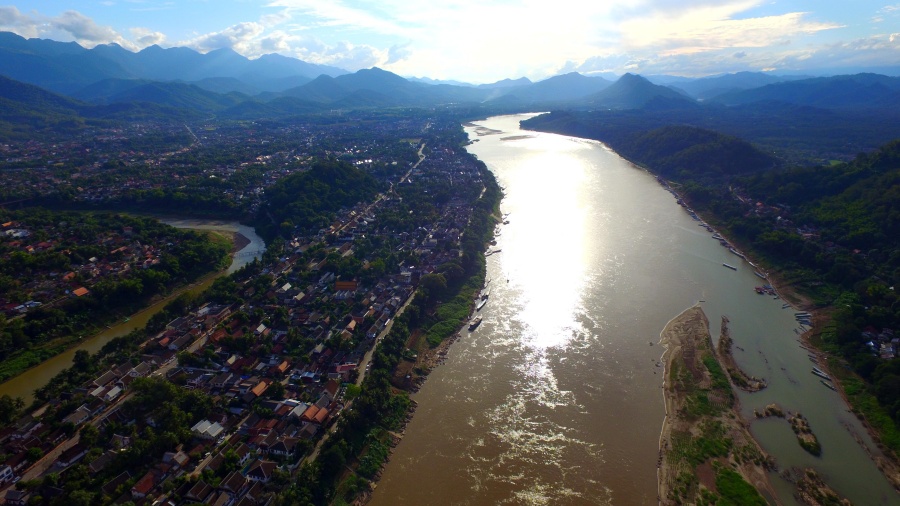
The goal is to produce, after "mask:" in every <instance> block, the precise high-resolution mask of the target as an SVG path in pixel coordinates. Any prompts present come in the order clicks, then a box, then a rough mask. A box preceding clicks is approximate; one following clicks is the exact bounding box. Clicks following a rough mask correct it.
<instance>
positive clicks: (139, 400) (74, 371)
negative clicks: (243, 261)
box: [0, 116, 499, 506]
mask: <svg viewBox="0 0 900 506" xmlns="http://www.w3.org/2000/svg"><path fill="white" fill-rule="evenodd" d="M335 125H338V126H335ZM317 128H323V129H328V130H329V134H328V135H327V138H328V139H329V141H328V143H329V145H328V146H327V147H328V149H326V150H324V151H323V148H322V146H321V145H319V144H317V141H316V139H324V138H325V137H326V135H324V134H322V133H321V131H319V134H318V135H316V134H310V133H309V132H310V131H314V130H316V129H317ZM222 130H225V129H216V130H212V129H209V130H204V129H201V128H195V131H198V135H199V136H200V138H201V140H200V141H199V142H195V143H194V144H192V145H191V147H189V148H188V149H186V150H184V151H182V153H180V154H182V155H183V154H184V153H187V152H189V151H191V150H192V149H197V150H202V149H204V148H203V146H204V145H206V144H207V143H210V142H212V141H210V140H209V139H208V138H207V137H206V136H207V135H209V136H211V137H217V136H219V135H221V131H222ZM283 130H284V132H285V136H284V137H281V136H279V137H277V138H276V139H275V140H274V141H273V142H272V143H271V144H276V145H277V144H279V143H287V142H288V141H287V140H285V139H286V138H289V137H294V136H297V138H298V141H297V144H296V146H294V145H291V146H287V145H281V146H277V147H276V148H274V149H277V151H269V150H268V146H270V144H262V143H259V144H257V147H258V148H259V151H258V152H257V153H256V154H255V156H252V159H251V158H247V160H245V161H239V162H235V163H236V165H235V166H231V165H227V166H226V165H223V166H222V167H218V168H216V169H214V172H215V178H221V179H228V180H237V179H240V178H241V175H242V172H244V171H250V170H251V169H246V166H245V165H244V164H245V163H250V164H252V165H253V166H254V167H255V168H254V169H253V170H258V169H259V166H262V167H264V168H265V169H264V170H261V171H258V172H257V173H258V174H262V177H261V178H259V179H258V180H255V182H254V183H253V185H256V186H252V185H249V183H248V186H245V187H243V188H241V190H240V192H239V193H240V194H241V195H251V194H252V195H254V197H253V199H251V200H252V203H251V204H248V205H243V204H242V205H243V206H244V207H241V209H242V212H250V213H252V212H255V211H259V212H260V214H263V213H264V214H265V215H266V217H267V219H277V220H278V223H280V224H281V225H280V226H278V227H273V228H274V230H276V231H277V233H274V234H271V235H270V237H268V238H267V243H268V244H267V251H266V252H265V254H264V255H263V257H262V259H261V260H257V261H255V262H253V263H251V264H249V265H247V266H246V267H244V268H243V269H241V270H240V271H238V272H236V273H235V274H234V275H232V276H229V277H222V278H219V279H217V280H216V282H215V283H214V284H213V287H212V288H211V289H210V290H209V291H208V292H207V293H206V294H204V295H203V296H201V297H199V298H196V299H193V300H190V301H187V302H185V301H184V300H181V301H179V303H178V304H170V306H167V308H166V310H164V311H163V312H161V313H160V314H159V315H157V316H156V317H154V318H153V319H152V320H151V322H150V323H149V324H148V326H147V329H146V330H145V331H144V332H137V333H135V334H134V335H130V336H128V337H127V338H123V339H120V340H119V341H117V342H115V343H111V344H112V346H107V347H105V348H104V350H103V351H101V352H99V353H98V354H96V355H95V356H90V357H89V356H86V355H87V354H86V353H84V354H80V355H76V360H75V363H74V364H73V366H72V367H71V368H70V369H68V370H67V371H65V372H64V373H63V374H61V375H60V376H62V377H61V378H60V377H58V378H56V379H55V380H54V381H51V383H50V384H48V385H47V386H45V387H43V388H40V389H38V391H37V392H36V397H35V402H34V405H33V406H32V407H31V408H29V410H27V411H24V412H22V413H23V415H22V416H19V417H17V418H15V419H11V420H10V422H11V423H10V424H9V425H8V426H7V427H6V428H5V429H3V431H2V432H0V443H2V444H3V448H4V455H5V461H4V463H3V465H2V468H0V479H2V480H3V483H4V488H6V492H5V497H6V501H7V504H26V503H27V504H57V503H59V502H60V501H65V502H73V501H74V502H75V503H77V504H112V503H123V502H129V501H130V502H133V503H134V504H171V505H178V504H196V503H202V504H215V505H226V506H229V505H233V504H234V505H249V504H270V503H272V501H275V500H277V498H278V496H279V494H283V490H284V489H285V487H286V486H287V484H288V483H290V482H291V480H292V476H294V477H295V478H296V475H298V474H308V473H309V472H311V471H310V469H311V468H313V467H314V466H318V468H317V469H321V468H327V467H329V464H328V462H327V460H328V458H329V457H333V454H334V453H335V452H334V451H333V448H332V449H331V451H330V455H329V452H328V451H323V449H324V450H328V445H327V444H324V443H326V441H327V440H328V439H329V434H331V433H334V432H335V430H336V429H338V428H339V426H340V425H341V424H340V421H341V419H342V418H344V417H345V416H346V415H345V414H346V413H347V412H348V411H352V410H353V409H354V401H355V400H357V399H359V397H360V396H361V395H365V388H366V387H365V385H366V383H365V380H366V378H367V375H369V374H370V371H372V370H373V364H375V367H376V368H377V367H379V364H380V363H381V362H384V361H385V359H384V358H383V356H380V355H379V354H380V352H379V351H378V349H379V348H378V345H379V343H380V342H381V341H383V340H384V339H385V338H386V337H387V336H389V335H390V332H391V330H392V327H395V325H394V324H395V320H397V319H398V317H400V316H401V315H402V314H403V312H404V308H406V307H407V306H408V305H410V307H409V309H410V311H412V312H413V313H414V315H413V316H410V315H407V316H405V317H403V320H404V321H403V323H402V324H400V326H401V327H405V326H406V325H407V323H408V322H409V321H410V319H411V318H412V319H414V320H415V321H418V322H425V321H428V322H430V323H434V322H435V321H436V320H435V318H437V317H436V316H435V315H434V314H433V305H434V303H437V302H439V301H438V299H440V298H442V297H445V296H446V297H449V298H452V297H453V296H454V293H453V290H454V287H456V288H455V289H456V290H457V291H459V289H460V287H463V286H469V285H467V284H465V283H466V281H467V280H469V279H470V278H471V277H472V276H473V275H474V276H475V278H476V284H477V285H478V286H480V284H481V282H483V279H484V277H483V261H484V259H483V256H481V260H478V258H477V257H478V256H480V255H482V252H483V246H484V237H486V236H485V234H484V231H485V230H487V231H490V230H491V229H492V226H490V221H489V220H487V219H486V218H487V216H488V214H490V213H492V212H493V210H494V207H495V206H496V201H493V202H491V201H489V199H494V200H496V198H497V196H498V195H499V190H498V189H496V183H494V182H493V179H492V177H491V176H490V175H489V173H488V172H487V171H486V169H485V168H484V166H483V165H482V164H480V163H479V162H477V160H475V159H474V158H473V157H471V156H470V155H468V154H467V153H466V152H465V151H464V150H463V149H462V146H463V144H464V142H465V135H464V134H463V133H462V130H461V128H460V126H459V122H458V121H454V120H453V119H452V118H441V117H434V118H431V117H427V116H423V117H421V118H419V119H417V120H416V119H413V120H409V119H406V120H404V121H387V120H383V121H375V120H372V121H369V122H368V123H367V124H366V123H363V124H361V123H358V122H343V121H341V122H337V121H336V122H335V124H334V125H325V126H322V127H319V126H316V125H304V126H298V127H290V128H289V127H284V128H283ZM303 130H306V131H307V135H305V136H299V135H297V134H298V132H299V131H303ZM341 130H342V131H343V134H340V133H337V132H339V131H341ZM240 131H242V132H246V130H244V129H243V128H242V129H240ZM201 132H202V133H201ZM217 138H218V137H217ZM364 138H368V139H376V140H380V141H381V142H372V141H371V140H370V141H369V142H368V143H363V142H361V140H360V139H364ZM341 140H343V141H345V144H344V145H340V143H339V142H338V141H341ZM264 146H266V147H265V148H264ZM242 152H243V153H244V154H249V155H252V154H253V153H250V151H249V150H248V149H247V148H246V147H245V148H244V150H243V151H242ZM263 153H265V154H263ZM178 155H179V154H177V153H176V154H175V155H171V156H178ZM167 156H169V155H167ZM320 157H323V158H325V157H328V159H330V160H331V161H329V162H320V160H321V159H322V158H320ZM144 160H145V162H144V163H145V164H146V166H153V167H155V168H156V170H157V173H158V174H159V175H160V177H159V179H158V181H164V180H166V177H165V174H166V171H167V170H170V168H169V167H168V166H167V165H166V163H167V162H166V160H170V161H171V160H172V158H166V156H162V155H160V156H159V157H158V158H155V162H154V163H153V164H150V163H147V162H146V160H147V158H145V159H144ZM275 160H277V162H276V161H275ZM108 162H109V161H107V162H103V163H108ZM94 165H95V164H92V166H91V167H92V169H87V171H88V172H89V171H90V170H93V168H95V167H94ZM199 165H201V166H205V165H206V164H204V163H201V164H199ZM242 167H244V168H245V169H244V170H242ZM174 170H175V171H176V172H177V171H178V170H183V167H182V166H181V165H179V166H178V168H177V169H174ZM211 170H212V169H211ZM330 170H337V171H341V170H343V171H357V172H365V173H366V177H367V178H369V179H368V180H367V181H370V182H371V187H370V188H367V190H368V191H369V198H368V199H367V200H364V201H359V202H357V203H356V204H354V205H349V206H342V207H341V208H340V209H337V210H335V212H333V213H330V214H331V216H330V217H329V221H328V222H327V223H325V222H322V223H324V226H321V227H308V226H306V227H304V226H302V225H293V221H298V220H293V221H291V219H290V217H287V216H278V217H277V218H276V217H275V216H271V215H273V214H275V213H277V210H272V209H268V208H266V198H267V195H266V190H267V189H271V188H272V186H273V185H276V182H277V181H279V180H280V181H282V182H287V181H288V180H289V178H290V177H292V176H291V175H292V174H293V175H294V176H293V177H314V175H315V174H317V173H323V174H330V172H329V171H330ZM50 172H52V171H50ZM115 173H116V169H111V172H110V174H109V175H113V174H115ZM98 177H100V176H98ZM104 177H106V176H104ZM190 177H193V178H197V179H210V178H213V174H210V173H207V172H202V173H200V174H191V176H190ZM486 177H487V178H489V180H488V181H486V180H485V178H486ZM51 178H52V176H51ZM229 178H230V179H229ZM107 179H108V181H109V184H110V185H113V187H116V188H119V189H120V190H121V191H108V192H104V190H103V189H102V188H98V187H97V186H95V185H90V188H92V190H91V191H84V192H81V193H78V195H82V194H83V195H85V196H83V197H75V198H74V199H73V201H74V202H76V203H77V202H78V201H82V200H96V199H97V198H98V197H97V196H98V195H104V194H105V195H108V197H109V199H113V200H114V201H116V202H119V203H121V202H123V201H122V200H121V196H122V195H123V193H122V191H125V190H124V189H125V188H128V185H127V184H122V182H121V179H118V178H116V177H108V178H107ZM184 179H188V178H184ZM184 179H182V180H179V181H173V180H172V178H168V180H167V181H168V184H169V186H168V187H167V188H166V189H165V190H166V191H168V189H170V188H173V189H179V188H181V191H186V194H187V195H188V198H189V199H190V198H191V195H192V194H193V193H194V192H198V193H203V192H205V191H207V190H208V188H207V187H203V186H191V185H189V184H188V185H187V189H186V190H185V186H184V185H183V183H184ZM48 180H50V179H48ZM146 180H147V181H152V180H153V177H148V178H147V179H146ZM60 181H61V179H60ZM320 182H321V181H320ZM61 184H70V182H65V183H61ZM78 184H82V183H81V182H79V183H78ZM161 184H162V183H161ZM486 185H487V186H486ZM86 186H87V185H86ZM37 187H38V188H44V186H41V185H38V186H37ZM486 189H489V190H490V191H486ZM58 190H59V188H57V189H56V190H54V192H56V193H58ZM273 191H274V190H273ZM348 191H349V190H348ZM63 193H64V192H63ZM221 194H222V195H226V196H228V195H235V193H233V192H231V191H230V190H222V193H221ZM479 201H481V203H479ZM322 207H323V210H324V211H327V210H328V207H327V205H323V206H322ZM208 210H209V209H207V211H208ZM479 210H481V211H482V214H481V215H480V216H474V214H475V213H477V212H478V211H479ZM282 220H284V221H282ZM285 223H288V225H285ZM473 226H475V228H474V229H473ZM261 228H262V227H261ZM6 229H8V230H21V229H20V228H18V227H17V226H16V225H15V224H14V223H10V224H8V225H7V226H6ZM474 230H477V231H474ZM285 232H287V233H286V234H285ZM9 235H10V239H13V234H9ZM127 235H128V231H127V230H125V229H122V230H121V233H120V234H116V237H120V236H122V237H124V236H127ZM97 239H98V241H99V242H101V243H109V236H104V235H102V234H101V235H99V236H97ZM108 246H110V247H115V249H119V248H125V249H122V250H121V251H120V254H125V255H134V254H136V253H140V254H141V255H142V259H143V260H142V261H143V262H144V263H146V264H147V266H148V267H149V265H150V264H152V263H153V259H154V258H155V257H153V254H152V251H154V250H153V249H152V247H150V248H149V249H148V247H149V245H145V246H142V248H143V250H142V251H139V252H135V251H133V250H132V249H131V247H129V246H125V245H123V246H119V244H118V243H109V244H108ZM148 251H149V252H150V253H148ZM148 255H149V256H148ZM83 265H86V266H90V265H93V263H92V262H91V261H90V258H88V259H86V262H85V263H84V264H83ZM142 267H143V266H142ZM142 267H138V268H142ZM72 272H74V273H75V274H77V275H81V276H82V277H83V275H82V274H81V271H76V270H73V271H72ZM60 273H61V275H62V277H65V276H66V275H68V273H66V272H62V271H60ZM86 291H87V290H86ZM83 295H84V296H86V297H89V296H91V295H90V294H89V293H83ZM473 295H474V293H466V294H465V295H464V297H465V298H467V299H471V297H472V296H473ZM75 296H76V297H77V294H76V295H75ZM471 303H472V304H473V303H474V301H471ZM470 305H471V304H470ZM176 306H177V307H176ZM413 308H414V309H413ZM429 308H430V309H429ZM10 309H11V310H12V311H21V310H22V309H23V308H18V307H12V308H10ZM470 309H471V307H469V308H467V309H466V311H467V312H468V311H469V310H470ZM425 313H431V314H425ZM163 319H165V321H162V320H163ZM464 323H465V316H464V317H463V318H459V317H457V318H456V319H455V320H454V321H452V322H450V327H449V328H450V330H449V331H445V332H443V335H441V336H439V338H438V340H437V343H439V342H440V340H441V339H444V338H447V337H449V336H450V335H451V334H453V333H455V332H456V331H457V330H459V329H460V327H462V326H463V324H464ZM437 326H440V325H437ZM432 328H433V327H432ZM407 334H408V332H407ZM403 340H404V341H405V340H406V336H403ZM434 344H436V343H434V342H432V345H434ZM425 346H426V347H428V346H429V345H428V344H425ZM79 353H80V352H79ZM403 353H404V354H405V355H406V356H412V357H415V356H416V354H417V353H416V350H409V349H406V348H405V347H404V350H403ZM411 360H413V361H415V358H412V359H411ZM379 361H381V362H379ZM394 383H396V385H395V387H401V388H402V387H404V386H405V385H403V383H402V382H398V381H394ZM393 390H394V391H396V392H400V393H397V394H395V395H402V391H401V390H400V388H393ZM4 401H10V400H9V399H8V398H7V399H4ZM12 402H13V403H14V404H15V401H12ZM7 403H8V402H7ZM400 404H402V405H403V406H406V407H408V400H407V401H405V403H403V402H401V403H400ZM360 409H362V408H360ZM402 411H405V409H403V410H402ZM400 415H401V416H400V418H402V417H403V416H405V415H404V414H403V413H400ZM368 446H369V447H370V451H369V453H370V454H371V455H369V457H370V458H368V460H367V459H365V458H363V459H362V460H361V461H360V462H361V464H360V466H359V469H358V470H357V472H358V475H359V476H362V477H364V478H371V477H373V476H374V474H375V473H376V472H377V471H378V469H379V468H380V465H381V463H383V459H384V457H385V456H386V455H384V456H382V457H381V458H380V459H379V460H377V461H376V462H374V463H372V462H371V461H372V460H373V459H372V458H371V457H373V456H374V455H375V453H373V452H372V451H371V447H372V446H373V445H368ZM374 446H380V443H379V444H377V445H374ZM320 451H321V452H322V453H320ZM320 455H321V456H322V457H321V458H319V459H318V460H323V459H325V460H326V462H324V463H322V464H317V463H316V460H317V457H319V456H320ZM327 471H328V470H327V469H326V470H325V471H321V470H320V471H319V472H320V473H327ZM354 478H355V479H357V480H359V478H358V477H354ZM298 482H301V484H302V480H298ZM355 485H356V486H355V487H354V488H356V489H357V491H358V490H361V489H362V488H364V487H360V486H359V484H358V483H357V484H355Z"/></svg>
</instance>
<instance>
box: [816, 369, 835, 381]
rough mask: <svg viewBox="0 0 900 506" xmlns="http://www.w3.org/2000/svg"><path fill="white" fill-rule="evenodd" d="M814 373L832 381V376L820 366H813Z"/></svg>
mask: <svg viewBox="0 0 900 506" xmlns="http://www.w3.org/2000/svg"><path fill="white" fill-rule="evenodd" d="M812 373H813V374H815V375H816V376H818V377H820V378H822V379H827V380H828V381H831V376H829V375H827V374H825V373H824V372H822V370H821V369H819V368H818V367H813V368H812Z"/></svg>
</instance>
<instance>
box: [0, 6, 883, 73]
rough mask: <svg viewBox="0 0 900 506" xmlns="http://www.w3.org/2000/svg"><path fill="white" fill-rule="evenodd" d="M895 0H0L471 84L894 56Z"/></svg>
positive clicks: (6, 17)
mask: <svg viewBox="0 0 900 506" xmlns="http://www.w3.org/2000/svg"><path fill="white" fill-rule="evenodd" d="M0 1H2V0H0ZM893 1H894V2H895V3H890V2H884V1H870V0H854V1H849V0H795V1H781V0H774V1H771V0H770V1H757V0H721V1H715V0H427V1H411V0H168V1H167V0H79V1H77V2H72V1H57V0H30V1H29V2H27V3H26V2H20V3H18V4H17V5H6V6H0V30H3V31H12V32H15V33H18V34H19V35H22V36H24V37H28V38H32V37H40V38H48V39H54V40H61V41H73V40H74V41H77V42H78V43H80V44H81V45H83V46H85V47H93V46H95V45H97V44H105V43H110V42H115V43H118V44H120V45H121V46H123V47H125V48H127V49H130V50H133V51H137V50H140V49H142V48H144V47H147V46H149V45H152V44H159V45H160V46H163V47H170V46H187V47H191V48H194V49H196V50H198V51H201V52H206V51H209V50H212V49H217V48H222V47H231V48H233V49H234V50H235V51H237V52H239V53H241V54H243V55H244V56H247V57H250V58H255V57H258V56H260V55H262V54H266V53H281V54H283V55H287V56H294V57H297V58H300V59H302V60H305V61H309V62H313V63H322V64H328V65H334V66H337V67H341V68H345V69H347V70H351V71H355V70H357V69H360V68H368V67H372V66H378V67H382V68H385V69H388V70H391V71H393V72H396V73H398V74H401V75H404V76H427V77H431V78H435V79H456V80H462V81H468V82H474V83H481V82H492V81H496V80H499V79H503V78H506V77H520V76H526V77H529V78H531V79H541V78H545V77H549V76H551V75H555V74H558V73H561V72H568V71H573V70H574V71H579V72H581V73H584V74H591V73H600V72H614V73H617V74H621V73H624V72H634V73H641V74H661V73H666V74H674V75H684V76H702V75H710V74H716V73H722V72H735V71H739V70H774V71H782V72H790V71H794V72H803V73H811V74H812V73H816V72H819V73H823V72H830V71H833V70H844V69H849V70H853V71H857V70H858V69H862V68H873V69H879V68H881V69H883V68H884V67H888V66H892V67H895V68H897V67H898V66H900V3H896V2H897V0H893ZM73 6H74V7H73Z"/></svg>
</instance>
